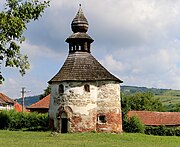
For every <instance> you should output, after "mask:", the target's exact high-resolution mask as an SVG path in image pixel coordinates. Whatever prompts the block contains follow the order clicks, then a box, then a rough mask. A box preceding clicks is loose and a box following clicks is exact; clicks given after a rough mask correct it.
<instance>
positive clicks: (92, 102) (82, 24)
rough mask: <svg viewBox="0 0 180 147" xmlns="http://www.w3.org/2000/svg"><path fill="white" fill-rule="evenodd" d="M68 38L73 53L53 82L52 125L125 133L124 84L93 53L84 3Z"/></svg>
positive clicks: (63, 128)
mask: <svg viewBox="0 0 180 147" xmlns="http://www.w3.org/2000/svg"><path fill="white" fill-rule="evenodd" d="M71 29H72V31H73V33H72V35H71V36H70V37H68V38H67V39H66V42H67V43H68V44H69V54H68V56H67V58H66V60H65V62H64V64H63V66H62V67H61V68H60V70H59V71H58V73H57V74H56V75H55V76H54V77H53V78H52V79H51V80H50V81H49V84H50V86H51V98H50V107H49V119H50V124H51V127H52V128H53V129H55V130H57V131H59V132H61V133H67V132H91V131H97V132H115V133H120V132H122V116H121V103H120V83H122V81H121V80H120V79H119V78H117V77H115V76H114V75H112V74H111V73H110V72H109V71H108V70H107V69H106V68H104V67H103V66H102V65H101V64H100V63H99V62H98V61H97V60H96V59H95V58H94V57H93V56H92V54H91V43H92V42H93V41H94V40H93V39H92V38H91V37H90V36H89V35H88V34H87V31H88V21H87V19H86V17H85V16H84V14H83V11H82V8H81V5H80V6H79V10H78V12H77V14H76V16H75V18H74V19H73V20H72V23H71Z"/></svg>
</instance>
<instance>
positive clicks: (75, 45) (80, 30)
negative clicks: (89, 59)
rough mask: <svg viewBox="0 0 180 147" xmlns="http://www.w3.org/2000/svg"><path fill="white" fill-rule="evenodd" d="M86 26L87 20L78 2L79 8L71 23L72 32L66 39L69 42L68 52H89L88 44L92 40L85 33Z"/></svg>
mask: <svg viewBox="0 0 180 147" xmlns="http://www.w3.org/2000/svg"><path fill="white" fill-rule="evenodd" d="M88 26H89V25H88V21H87V19H86V17H85V16H84V14H83V11H82V8H81V4H80V5H79V10H78V12H77V14H76V16H75V18H74V19H73V21H72V23H71V29H72V31H73V34H72V35H71V36H70V37H69V38H67V39H66V42H67V43H69V53H71V52H76V51H80V52H89V53H90V52H91V51H90V45H91V43H92V42H93V41H94V40H93V39H92V38H91V37H90V36H89V35H88V34H87V33H86V32H87V31H88Z"/></svg>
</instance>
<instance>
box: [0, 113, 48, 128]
mask: <svg viewBox="0 0 180 147" xmlns="http://www.w3.org/2000/svg"><path fill="white" fill-rule="evenodd" d="M23 128H25V129H27V130H40V129H41V128H42V129H43V130H44V128H46V129H47V128H48V114H40V113H35V112H33V113H26V112H24V113H20V112H15V111H2V112H0V129H11V130H19V129H23ZM36 128H37V129H36Z"/></svg>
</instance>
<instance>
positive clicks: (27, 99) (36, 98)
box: [17, 95, 40, 107]
mask: <svg viewBox="0 0 180 147" xmlns="http://www.w3.org/2000/svg"><path fill="white" fill-rule="evenodd" d="M39 98H40V95H37V96H29V97H25V98H24V105H25V106H26V107H27V106H30V105H32V104H34V103H36V102H37V101H39V100H40V99H39ZM17 101H18V103H20V104H21V105H22V98H19V99H17Z"/></svg>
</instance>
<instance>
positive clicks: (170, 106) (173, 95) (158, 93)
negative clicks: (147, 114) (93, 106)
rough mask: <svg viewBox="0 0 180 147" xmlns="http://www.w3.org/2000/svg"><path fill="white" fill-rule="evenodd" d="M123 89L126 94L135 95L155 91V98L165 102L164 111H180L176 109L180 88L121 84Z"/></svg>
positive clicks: (179, 97)
mask: <svg viewBox="0 0 180 147" xmlns="http://www.w3.org/2000/svg"><path fill="white" fill-rule="evenodd" d="M121 91H122V92H123V94H124V95H133V94H135V93H137V92H141V93H146V92H150V93H153V95H154V98H155V99H159V100H160V101H161V102H162V104H163V107H164V108H163V111H169V112H171V111H178V109H175V107H176V104H178V103H179V99H180V90H172V89H157V88H146V87H136V86H121Z"/></svg>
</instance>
